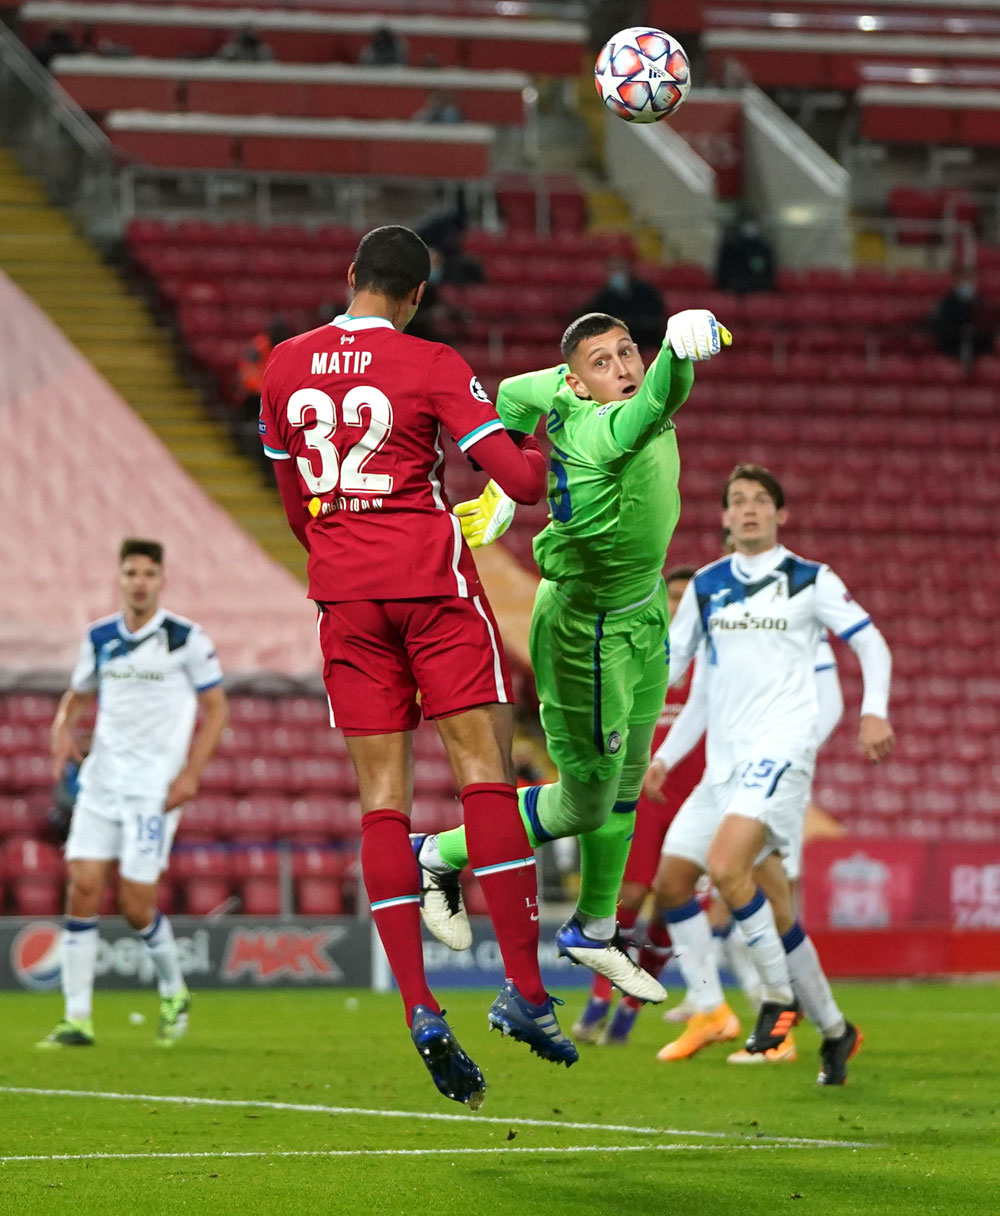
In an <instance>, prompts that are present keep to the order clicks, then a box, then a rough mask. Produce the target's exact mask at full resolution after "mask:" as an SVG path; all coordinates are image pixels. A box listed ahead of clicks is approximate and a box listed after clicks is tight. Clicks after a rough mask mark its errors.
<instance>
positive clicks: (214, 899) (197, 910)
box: [177, 878, 232, 916]
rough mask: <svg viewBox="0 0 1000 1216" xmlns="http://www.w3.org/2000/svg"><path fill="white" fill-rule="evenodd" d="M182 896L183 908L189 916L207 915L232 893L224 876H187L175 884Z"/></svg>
mask: <svg viewBox="0 0 1000 1216" xmlns="http://www.w3.org/2000/svg"><path fill="white" fill-rule="evenodd" d="M177 890H178V892H179V893H180V894H181V895H182V896H183V899H184V909H185V911H186V912H187V913H188V915H189V916H207V915H208V914H209V913H210V912H214V911H216V909H218V908H220V907H222V905H223V904H225V902H226V900H227V899H229V897H230V895H231V894H232V889H231V887H230V884H229V880H228V879H225V878H189V879H188V880H187V881H186V882H184V883H183V884H178V885H177Z"/></svg>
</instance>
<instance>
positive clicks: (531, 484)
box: [427, 346, 547, 503]
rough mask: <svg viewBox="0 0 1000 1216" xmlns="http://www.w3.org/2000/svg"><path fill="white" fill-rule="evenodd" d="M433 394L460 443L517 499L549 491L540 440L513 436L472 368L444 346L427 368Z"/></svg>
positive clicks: (530, 499)
mask: <svg viewBox="0 0 1000 1216" xmlns="http://www.w3.org/2000/svg"><path fill="white" fill-rule="evenodd" d="M427 397H428V400H429V401H430V402H431V404H432V406H433V409H434V413H435V414H436V415H437V417H438V418H439V419H440V420H441V422H443V423H444V425H445V427H446V428H447V429H448V432H449V433H450V435H451V437H452V438H453V439H454V440H455V442H456V443H457V444H458V446H459V449H460V450H461V451H462V452H464V453H465V454H466V455H468V456H469V457H470V459H474V460H475V461H476V463H477V464H478V465H479V467H480V468H481V469H483V470H484V471H485V472H486V473H488V474H489V476H490V477H491V478H492V479H493V480H494V481H495V482H496V483H497V485H498V486H499V487H500V489H501V490H503V492H504V493H505V494H507V495H509V496H510V497H511V498H513V499H514V501H515V502H524V503H535V502H538V500H539V499H540V498H541V497H542V495H543V494H544V493H545V483H546V476H547V469H546V463H545V457H544V456H543V455H542V449H541V448H540V447H539V446H538V443H537V441H536V440H535V439H534V438H533V437H532V436H531V435H528V434H523V435H519V436H518V437H517V439H516V440H515V439H512V438H511V436H510V435H509V434H508V433H507V431H506V429H505V427H504V423H503V422H502V420H501V419H500V417H499V416H498V415H497V412H496V410H495V409H494V408H493V403H492V402H491V401H490V399H489V397H488V396H487V395H486V392H485V390H484V389H483V386H482V385H481V384H480V383H479V381H478V380H477V379H476V377H475V376H474V375H473V374H472V368H470V367H469V365H468V363H466V362H465V360H464V359H463V358H462V356H461V355H459V354H458V352H457V351H454V350H452V349H451V348H450V347H448V346H439V347H438V348H437V351H436V353H435V355H434V357H433V359H431V360H430V361H429V365H428V368H427Z"/></svg>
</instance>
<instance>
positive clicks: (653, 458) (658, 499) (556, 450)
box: [497, 344, 694, 609]
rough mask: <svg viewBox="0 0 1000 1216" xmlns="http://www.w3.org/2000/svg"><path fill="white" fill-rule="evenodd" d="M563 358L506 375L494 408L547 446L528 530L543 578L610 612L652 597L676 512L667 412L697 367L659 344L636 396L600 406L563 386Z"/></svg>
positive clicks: (676, 460)
mask: <svg viewBox="0 0 1000 1216" xmlns="http://www.w3.org/2000/svg"><path fill="white" fill-rule="evenodd" d="M568 370H569V369H568V367H567V366H566V364H561V365H560V366H558V367H550V368H546V369H545V370H544V371H539V372H529V373H527V374H526V375H523V376H513V377H511V378H510V379H508V380H504V381H503V383H502V384H501V385H500V391H499V393H498V394H497V413H498V414H499V415H500V418H501V419H502V421H503V423H504V425H505V426H508V427H511V428H516V429H517V430H522V431H529V432H530V431H534V429H535V427H536V426H537V425H538V420H539V418H540V417H541V416H542V415H543V414H545V415H547V417H546V423H545V430H546V434H547V435H548V438H549V443H550V444H551V453H550V456H549V484H548V498H549V515H550V519H549V522H548V524H547V525H546V527H545V528H544V529H543V530H542V532H540V533H539V535H538V536H536V537H535V542H534V554H535V561H536V562H537V563H538V569H539V570H540V571H541V574H542V577H543V578H546V579H549V580H550V581H552V582H554V583H557V584H558V585H559V588H560V590H561V591H562V593H563V594H564V595H565V596H566V597H567V599H569V600H570V601H571V602H572V603H574V604H579V605H580V606H581V607H586V608H599V609H615V608H625V607H628V606H629V605H632V604H637V603H639V602H641V601H642V600H643V599H645V598H646V597H647V596H649V595H650V594H652V592H653V590H654V589H655V587H656V585H657V580H658V579H659V577H660V572H661V570H662V568H663V562H664V559H665V556H666V551H667V545H668V544H669V543H670V538H671V536H672V535H673V531H674V528H675V527H676V525H677V518H678V516H679V514H680V492H679V490H678V484H677V483H678V478H679V476H680V457H679V455H678V452H677V435H676V431H675V430H674V424H673V422H672V415H673V414H674V412H675V411H676V410H677V409H678V407H679V406H681V405H682V404H683V403H684V401H685V400H686V398H687V395H688V393H689V392H690V391H691V385H692V383H693V381H694V368H693V365H692V363H691V361H690V360H688V359H678V358H676V356H675V355H674V354H673V352H672V351H671V349H670V347H669V346H667V345H666V344H664V346H663V348H662V349H661V350H660V352H659V354H658V355H657V356H656V358H655V359H654V361H653V363H652V364H651V365H650V368H649V371H648V372H647V373H646V378H645V380H644V381H643V383H642V385H641V386H640V387H639V390H638V391H637V392H636V394H635V395H634V396H633V397H630V398H628V399H627V400H625V401H613V402H610V403H609V404H608V405H597V404H596V403H595V402H593V401H589V400H586V401H584V400H581V399H580V398H579V397H577V395H576V394H575V393H574V392H573V390H572V389H571V388H570V387H569V385H568V384H567V383H566V373H567V371H568Z"/></svg>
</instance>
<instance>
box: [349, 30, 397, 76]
mask: <svg viewBox="0 0 1000 1216" xmlns="http://www.w3.org/2000/svg"><path fill="white" fill-rule="evenodd" d="M406 57H407V52H406V43H405V42H404V41H403V39H402V38H400V37H399V35H398V34H394V33H393V32H392V30H391V29H390V28H389V26H387V25H380V26H378V27H377V28H376V30H375V32H374V33H373V34H372V40H371V42H369V43H368V44H367V45H366V46H363V47H362V48H361V54H360V55H359V56H358V63H363V64H365V65H366V66H367V67H372V68H391V67H402V66H403V65H404V64H405V63H406Z"/></svg>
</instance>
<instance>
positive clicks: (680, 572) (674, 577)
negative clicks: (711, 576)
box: [663, 566, 698, 583]
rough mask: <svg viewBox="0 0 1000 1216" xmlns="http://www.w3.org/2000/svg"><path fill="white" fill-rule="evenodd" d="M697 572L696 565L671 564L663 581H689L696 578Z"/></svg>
mask: <svg viewBox="0 0 1000 1216" xmlns="http://www.w3.org/2000/svg"><path fill="white" fill-rule="evenodd" d="M697 573H698V571H697V570H695V568H694V566H671V567H670V569H669V570H668V571H667V572H666V574H665V575H664V576H663V581H664V582H665V583H676V582H677V581H678V580H679V579H684V580H685V581H687V580H689V579H692V578H694V576H695V575H696V574H697Z"/></svg>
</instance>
